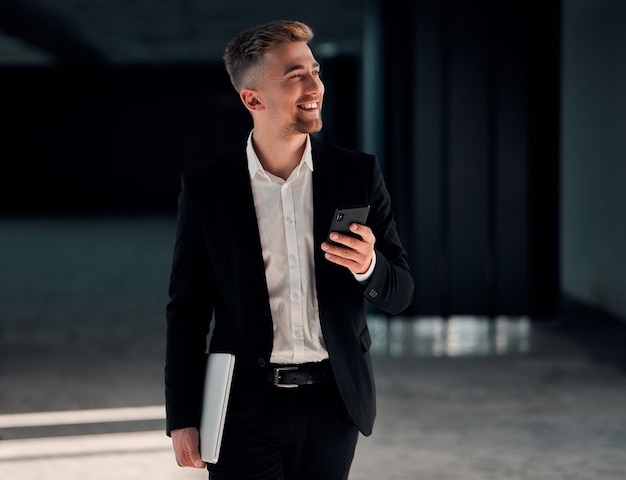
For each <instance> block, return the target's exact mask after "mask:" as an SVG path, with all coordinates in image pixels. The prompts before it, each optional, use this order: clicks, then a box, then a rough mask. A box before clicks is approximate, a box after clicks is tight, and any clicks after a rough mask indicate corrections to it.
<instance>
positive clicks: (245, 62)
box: [223, 20, 313, 92]
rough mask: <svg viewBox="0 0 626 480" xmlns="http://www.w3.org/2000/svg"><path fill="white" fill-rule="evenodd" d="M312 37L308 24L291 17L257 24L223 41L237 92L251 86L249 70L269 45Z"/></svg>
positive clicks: (306, 39)
mask: <svg viewBox="0 0 626 480" xmlns="http://www.w3.org/2000/svg"><path fill="white" fill-rule="evenodd" d="M312 39H313V31H312V30H311V28H310V27H309V26H308V25H305V24H304V23H302V22H297V21H292V20H277V21H274V22H270V23H265V24H263V25H257V26H255V27H251V28H248V29H247V30H244V31H243V32H241V33H239V34H237V35H235V36H234V37H233V38H232V40H230V42H228V45H226V49H225V50H224V57H223V58H224V64H225V66H226V71H227V72H228V75H229V76H230V81H231V83H232V84H233V87H235V90H237V91H238V92H239V91H240V90H241V89H242V88H245V87H251V86H252V85H250V84H249V82H250V81H251V79H250V77H249V75H248V74H249V73H250V72H251V71H252V70H253V69H254V67H256V66H257V65H259V63H260V62H261V59H262V58H263V55H264V54H265V53H266V52H267V51H268V50H270V49H271V48H273V47H275V46H276V45H281V44H284V43H291V42H306V43H309V42H310V41H311V40H312Z"/></svg>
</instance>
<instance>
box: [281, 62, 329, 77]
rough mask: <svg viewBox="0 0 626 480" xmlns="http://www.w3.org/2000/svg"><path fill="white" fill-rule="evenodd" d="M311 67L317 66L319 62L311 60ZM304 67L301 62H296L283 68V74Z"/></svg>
mask: <svg viewBox="0 0 626 480" xmlns="http://www.w3.org/2000/svg"><path fill="white" fill-rule="evenodd" d="M312 66H313V68H319V67H320V64H319V63H318V62H313V65H312ZM305 68H306V66H304V65H302V64H296V65H291V66H289V67H287V68H285V71H284V72H283V75H287V74H289V73H291V72H294V71H296V70H304V69H305Z"/></svg>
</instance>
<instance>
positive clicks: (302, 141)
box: [252, 128, 307, 180]
mask: <svg viewBox="0 0 626 480" xmlns="http://www.w3.org/2000/svg"><path fill="white" fill-rule="evenodd" d="M306 140H307V135H306V134H298V135H291V136H289V137H287V138H276V137H272V136H266V135H263V133H262V132H257V129H256V128H255V130H254V132H253V133H252V145H253V147H254V151H255V152H256V154H257V157H259V161H260V162H261V165H263V168H264V169H265V170H266V171H267V172H269V173H271V174H272V175H276V176H277V177H280V178H282V179H283V180H287V178H289V175H291V172H293V170H294V169H295V168H296V167H297V166H298V164H299V163H300V160H301V159H302V154H303V153H304V147H305V146H306Z"/></svg>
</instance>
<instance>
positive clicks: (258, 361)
mask: <svg viewBox="0 0 626 480" xmlns="http://www.w3.org/2000/svg"><path fill="white" fill-rule="evenodd" d="M257 363H258V364H259V367H264V366H265V365H266V363H265V359H264V358H259V359H258V360H257Z"/></svg>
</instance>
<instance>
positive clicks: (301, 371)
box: [165, 21, 413, 480]
mask: <svg viewBox="0 0 626 480" xmlns="http://www.w3.org/2000/svg"><path fill="white" fill-rule="evenodd" d="M312 37H313V33H312V31H311V30H310V28H309V27H308V26H307V25H305V24H302V23H300V22H291V21H278V22H272V23H269V24H265V25H261V26H258V27H253V28H251V29H248V30H246V31H244V32H242V33H240V34H239V35H237V36H235V37H234V38H233V39H232V40H231V42H230V43H229V44H228V46H227V48H226V51H225V54H224V61H225V64H226V69H227V71H228V73H229V75H230V77H231V81H232V83H233V86H234V87H235V89H236V91H237V92H238V94H239V97H240V99H241V101H242V103H243V105H244V106H245V108H246V109H247V110H248V111H249V112H250V114H251V116H252V119H253V130H252V132H251V134H250V136H249V137H248V140H247V143H246V145H242V146H241V147H240V148H238V149H237V150H235V151H233V152H232V153H230V154H226V155H224V156H222V157H220V158H217V159H215V160H214V161H211V162H208V163H207V164H205V165H202V166H200V167H198V168H195V169H193V170H192V171H190V172H186V173H185V174H184V175H183V178H182V190H181V194H180V200H179V217H178V233H177V239H176V247H175V250H174V259H173V265H172V273H171V278H170V302H169V304H168V307H167V319H168V333H167V359H166V368H165V377H166V406H167V432H168V434H170V435H171V437H172V440H173V445H174V450H175V453H176V459H177V461H178V464H179V465H181V466H192V467H199V468H203V467H204V466H205V464H204V462H203V461H202V460H201V459H200V455H199V449H198V445H199V434H198V425H199V424H200V416H201V404H202V392H203V381H204V369H205V365H206V354H205V350H206V336H207V334H208V332H209V324H210V322H211V319H212V318H213V319H214V320H213V321H214V325H213V332H212V334H211V340H210V346H209V349H208V350H209V351H210V352H229V353H233V354H234V355H235V358H236V362H235V372H234V379H233V385H232V390H231V394H230V401H229V406H228V412H227V417H226V425H225V431H224V438H223V442H222V446H221V452H220V459H219V461H218V462H217V464H215V465H209V466H208V469H209V478H210V479H213V480H224V479H229V480H233V479H236V480H245V479H253V478H254V479H267V480H270V479H272V480H274V479H296V480H306V479H309V478H310V479H316V480H322V479H323V480H334V479H345V478H347V476H348V472H349V469H350V465H351V462H352V459H353V456H354V451H355V447H356V442H357V437H358V432H359V431H360V432H362V433H363V434H364V435H369V434H370V433H371V431H372V426H373V423H374V417H375V397H374V395H375V392H374V381H373V376H372V367H371V360H370V355H369V351H368V350H369V347H370V343H371V339H370V336H369V332H368V329H367V324H366V319H365V313H364V299H367V300H369V301H370V302H371V303H373V304H374V305H375V306H377V307H378V308H380V309H383V310H386V311H388V312H389V313H392V314H397V313H400V312H401V311H402V310H403V309H405V308H406V307H407V306H408V304H409V303H410V301H411V299H412V295H413V280H412V276H411V272H410V270H409V268H408V265H407V260H406V254H405V252H404V250H403V248H402V245H401V243H400V240H399V238H398V234H397V232H396V227H395V222H394V220H393V213H392V211H391V208H390V198H389V194H388V192H387V190H386V188H385V185H384V181H383V178H382V176H381V173H380V169H379V167H378V164H377V162H376V160H375V158H374V157H373V156H371V155H366V154H363V153H357V152H352V151H348V150H345V149H341V148H339V147H336V146H333V145H330V144H326V143H323V142H321V141H320V140H318V139H316V138H315V137H313V136H311V135H310V134H312V133H315V132H318V131H319V130H320V129H321V128H322V117H321V109H322V102H323V96H324V85H323V83H322V81H321V80H320V67H319V64H318V63H317V61H316V60H315V58H314V57H313V54H312V53H311V50H310V48H309V46H308V43H309V41H310V40H311V39H312ZM355 205H370V206H371V210H370V214H369V218H368V220H367V225H359V224H353V225H351V227H350V228H351V230H352V231H353V232H354V233H355V234H357V235H358V236H359V237H358V238H357V237H353V236H349V235H345V234H338V233H336V232H334V233H332V234H331V240H333V241H334V242H337V243H339V244H340V245H331V244H330V243H328V242H327V241H326V240H327V235H328V233H329V226H330V222H331V220H332V217H333V214H334V211H335V208H336V207H346V206H355Z"/></svg>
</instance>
